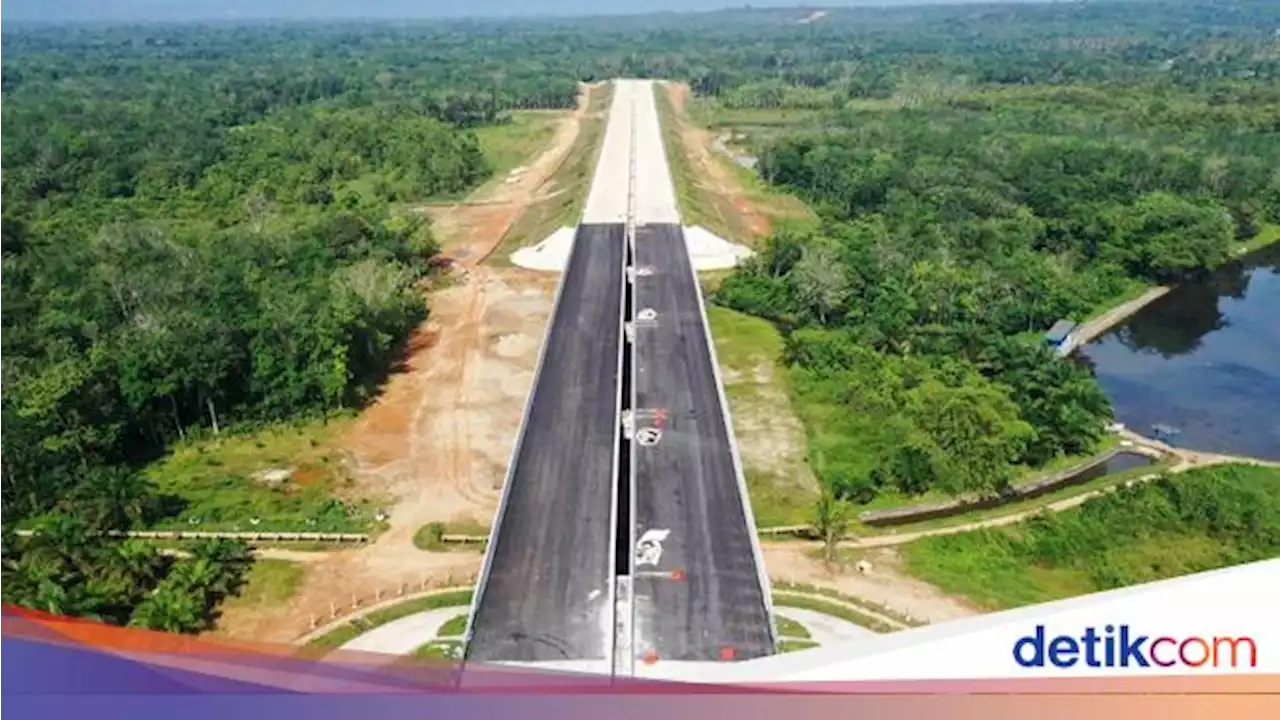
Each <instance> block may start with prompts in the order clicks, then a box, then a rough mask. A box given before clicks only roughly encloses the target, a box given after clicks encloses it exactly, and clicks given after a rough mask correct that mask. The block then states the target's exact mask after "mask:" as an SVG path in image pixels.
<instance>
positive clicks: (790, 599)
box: [773, 590, 897, 633]
mask: <svg viewBox="0 0 1280 720" xmlns="http://www.w3.org/2000/svg"><path fill="white" fill-rule="evenodd" d="M773 604H774V607H783V608H787V607H794V608H803V609H805V610H813V611H814V612H820V613H822V614H824V615H830V616H831V617H836V618H840V619H841V620H847V621H848V622H851V623H853V624H854V625H859V626H861V627H864V628H866V629H868V630H871V631H872V632H878V633H890V632H894V631H895V630H897V628H895V627H893V626H892V625H889V624H888V623H886V622H884V621H882V620H880V619H879V618H874V617H871V616H870V615H865V614H863V613H860V612H858V611H857V610H854V609H853V608H851V607H846V606H844V605H837V604H836V603H832V602H825V601H823V600H819V599H817V598H812V597H806V596H803V595H791V594H788V593H785V592H778V591H777V590H775V591H774V592H773ZM783 612H785V611H783Z"/></svg>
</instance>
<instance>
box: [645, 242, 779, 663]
mask: <svg viewBox="0 0 1280 720" xmlns="http://www.w3.org/2000/svg"><path fill="white" fill-rule="evenodd" d="M635 233H636V236H635V264H636V268H637V271H638V275H637V277H636V281H635V291H634V292H635V312H636V320H635V323H636V328H635V331H636V332H635V338H636V347H635V368H634V370H635V375H634V378H635V379H634V383H635V387H634V391H635V399H636V404H635V409H636V412H637V415H636V421H635V431H634V444H633V446H632V447H633V450H632V452H633V461H634V465H635V480H634V486H633V490H632V492H633V493H634V498H633V500H634V510H633V512H634V516H633V522H634V532H635V538H636V555H635V559H634V570H633V572H634V579H633V587H634V601H633V602H634V609H633V612H634V617H635V624H634V627H633V636H632V646H633V648H634V651H635V653H636V655H637V656H638V657H644V656H645V655H647V654H650V653H652V654H655V655H656V656H657V659H658V660H659V661H662V660H672V661H675V660H682V661H717V660H730V659H733V660H746V659H750V658H754V657H761V656H765V655H770V654H772V652H773V641H772V630H771V627H770V622H769V614H768V610H767V607H766V604H765V599H764V593H763V589H762V588H761V586H760V576H759V574H758V572H757V568H756V558H755V554H754V547H753V543H752V530H751V529H750V528H749V527H748V526H747V519H746V513H745V511H744V508H743V505H742V502H743V499H742V496H741V493H740V488H739V484H738V478H737V474H736V468H735V465H734V461H733V451H732V448H731V445H730V442H729V436H728V431H727V428H726V425H725V417H724V412H723V409H722V407H721V405H720V396H719V393H718V390H717V387H716V378H715V373H714V370H713V367H712V360H711V354H710V349H709V348H708V347H707V340H706V337H707V336H706V334H705V331H704V326H703V317H702V312H701V310H700V308H699V306H698V295H697V293H696V288H695V285H694V283H695V282H696V280H695V278H694V274H693V271H692V268H691V267H690V262H689V255H688V250H687V249H686V247H685V240H684V236H683V231H682V229H681V228H680V226H679V225H672V224H652V225H642V226H639V227H637V228H636V231H635ZM650 269H651V270H652V274H649V272H650ZM646 309H651V310H653V311H654V317H653V319H652V320H646V319H645V310H646ZM658 410H661V416H660V417H659V416H658V414H657V411H658ZM653 430H660V435H659V436H658V438H657V442H656V443H655V444H652V445H646V444H645V441H646V440H647V439H649V438H651V437H652V431H653ZM646 535H647V536H648V537H647V538H646ZM647 539H652V540H654V541H656V542H657V545H654V544H653V543H651V542H646V540H647ZM646 548H647V549H648V550H649V551H650V552H651V553H653V551H654V549H655V548H660V554H657V553H653V554H651V555H650V556H649V557H647V558H646V557H644V554H645V550H646Z"/></svg>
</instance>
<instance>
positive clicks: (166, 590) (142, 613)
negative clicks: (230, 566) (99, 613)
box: [129, 583, 204, 633]
mask: <svg viewBox="0 0 1280 720" xmlns="http://www.w3.org/2000/svg"><path fill="white" fill-rule="evenodd" d="M129 624H130V625H131V626H133V627H141V628H147V629H149V630H164V631H166V632H174V633H194V632H199V631H200V630H202V629H203V628H204V613H203V612H202V608H200V607H198V605H197V604H196V599H195V598H194V597H193V596H192V594H191V593H190V592H188V591H187V590H186V589H185V588H181V587H176V586H174V585H170V584H167V583H165V584H161V585H160V587H158V588H156V591H155V592H154V593H152V595H151V596H150V597H148V598H147V599H146V600H143V601H142V602H141V603H139V604H138V607H137V608H135V609H134V611H133V615H132V616H131V617H130V618H129Z"/></svg>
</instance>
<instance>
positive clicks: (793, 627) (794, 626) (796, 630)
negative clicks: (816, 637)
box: [775, 615, 810, 640]
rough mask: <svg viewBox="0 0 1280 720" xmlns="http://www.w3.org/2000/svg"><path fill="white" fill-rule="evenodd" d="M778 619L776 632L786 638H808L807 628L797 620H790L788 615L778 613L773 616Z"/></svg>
mask: <svg viewBox="0 0 1280 720" xmlns="http://www.w3.org/2000/svg"><path fill="white" fill-rule="evenodd" d="M775 619H776V620H777V621H778V634H779V635H782V636H784V637H787V638H800V639H804V640H808V639H809V637H810V636H809V629H808V628H806V627H805V626H804V625H802V624H801V623H800V622H799V621H796V620H792V619H791V618H789V617H782V616H781V615H778V616H777V617H776V618H775Z"/></svg>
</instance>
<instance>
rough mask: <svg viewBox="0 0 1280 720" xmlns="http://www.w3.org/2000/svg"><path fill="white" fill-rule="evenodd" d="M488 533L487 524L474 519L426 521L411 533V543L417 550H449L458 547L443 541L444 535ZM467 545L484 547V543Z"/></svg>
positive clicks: (482, 535) (481, 534)
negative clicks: (443, 521)
mask: <svg viewBox="0 0 1280 720" xmlns="http://www.w3.org/2000/svg"><path fill="white" fill-rule="evenodd" d="M488 534H489V528H488V526H486V525H484V524H483V523H480V522H477V521H475V520H465V521H459V522H447V523H441V522H433V523H427V524H426V525H423V526H422V527H420V528H418V530H417V532H415V533H414V534H413V545H414V547H416V548H418V549H419V550H428V551H432V552H438V551H441V550H449V549H451V548H457V547H460V546H459V545H453V544H450V543H446V542H445V541H444V536H445V535H469V536H472V537H486V536H488ZM468 547H472V548H479V549H481V550H483V549H484V543H472V544H469V545H468Z"/></svg>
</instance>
